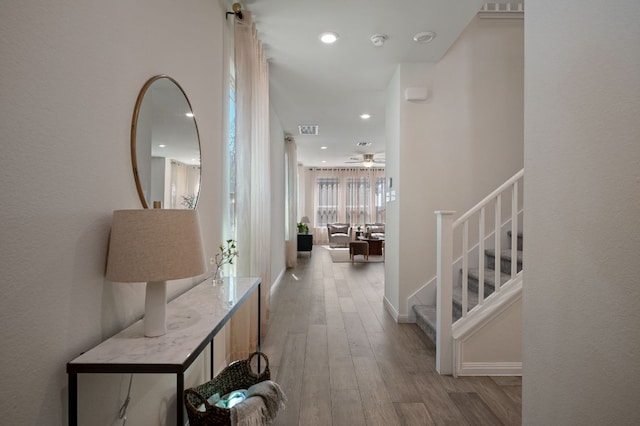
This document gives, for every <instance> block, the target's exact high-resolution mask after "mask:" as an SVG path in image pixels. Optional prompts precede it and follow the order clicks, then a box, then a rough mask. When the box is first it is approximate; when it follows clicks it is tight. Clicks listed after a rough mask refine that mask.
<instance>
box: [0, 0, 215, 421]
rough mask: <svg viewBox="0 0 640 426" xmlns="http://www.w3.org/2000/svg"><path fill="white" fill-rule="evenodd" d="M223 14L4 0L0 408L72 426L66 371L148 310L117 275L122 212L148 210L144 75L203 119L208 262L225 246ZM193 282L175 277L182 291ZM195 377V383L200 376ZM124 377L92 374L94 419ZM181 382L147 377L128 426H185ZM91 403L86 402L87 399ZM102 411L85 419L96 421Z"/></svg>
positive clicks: (147, 1)
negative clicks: (140, 131)
mask: <svg viewBox="0 0 640 426" xmlns="http://www.w3.org/2000/svg"><path fill="white" fill-rule="evenodd" d="M223 26H224V10H223V8H221V7H220V5H219V4H218V2H216V1H211V0H187V1H181V2H175V1H167V0H162V1H158V0H154V1H152V0H140V1H136V2H130V1H123V0H114V1H109V2H99V3H97V2H89V3H83V2H77V1H61V2H56V3H47V4H44V3H42V2H39V1H35V0H25V1H20V2H3V4H2V13H1V14H0V57H2V58H3V59H2V61H0V70H1V71H2V83H0V99H1V102H0V129H2V130H1V132H2V144H1V148H0V149H1V155H0V173H1V178H0V182H1V183H0V185H1V194H2V199H3V201H2V208H1V209H0V231H1V237H0V240H1V241H2V244H1V246H0V270H1V271H2V278H1V279H2V284H1V286H0V289H1V290H0V292H1V295H2V297H0V322H1V323H2V327H1V328H0V341H1V342H2V349H1V357H2V358H1V362H0V365H1V367H0V368H1V369H2V371H1V372H2V374H1V375H2V384H3V385H2V389H1V390H0V412H1V413H2V414H3V420H4V421H5V422H8V423H11V424H21V425H27V424H46V425H55V424H66V404H67V385H66V383H67V377H66V373H65V364H66V363H67V362H68V361H70V360H71V359H73V358H75V357H76V356H77V355H79V354H80V353H81V352H82V351H85V350H87V349H89V348H90V347H92V346H93V345H95V344H97V343H99V342H100V341H102V340H104V339H105V338H107V337H109V336H111V335H113V334H114V333H115V332H117V331H119V330H120V329H122V328H124V327H125V326H127V325H128V324H130V323H131V322H132V321H134V320H135V319H137V318H139V317H140V316H141V315H142V313H143V309H144V308H143V298H144V287H143V286H138V285H133V284H131V285H129V284H112V283H110V282H107V281H105V279H104V267H105V259H106V248H107V237H108V233H109V227H110V223H111V214H112V211H113V210H115V209H123V208H140V207H141V203H140V201H139V199H138V195H137V193H136V187H135V184H134V180H133V174H132V171H131V158H130V149H129V144H130V142H129V134H130V133H129V132H130V126H131V118H132V113H133V108H134V105H135V101H136V97H137V95H138V92H139V90H140V89H141V87H142V85H143V84H144V82H145V81H146V80H147V79H148V78H150V77H151V76H153V75H156V74H161V73H164V74H168V75H170V76H172V77H174V78H175V79H176V80H177V81H178V82H179V83H180V84H181V85H182V87H183V89H184V90H185V92H186V94H187V96H188V97H189V100H190V101H191V105H192V107H193V110H194V113H195V114H196V117H197V120H198V128H199V132H200V138H201V146H202V157H203V160H202V165H203V166H202V178H203V179H202V194H201V198H200V202H199V203H198V210H199V213H200V218H201V223H202V231H203V235H204V240H205V248H206V255H207V256H210V254H213V253H214V252H215V250H216V246H217V244H218V242H219V240H220V223H221V211H220V208H219V205H220V199H221V196H220V179H221V172H220V170H221V162H220V159H221V158H222V156H221V153H222V143H221V138H222V130H221V129H222V128H223V126H222V108H223V99H224V97H225V96H224V93H223V91H222V87H223V66H222V63H223V53H222V46H223V38H224V37H223ZM190 286H191V280H184V281H181V282H179V283H172V284H170V286H169V291H170V297H173V296H174V295H175V294H177V293H179V292H182V291H184V290H186V289H187V288H189V287H190ZM188 380H195V379H189V378H188ZM127 385H128V378H127V377H125V376H115V377H111V376H110V377H107V376H99V377H91V376H90V377H83V378H81V379H80V389H81V393H82V394H85V395H86V394H91V393H92V392H93V393H95V394H96V395H99V399H98V400H97V402H89V403H88V404H90V405H81V409H80V411H81V412H80V414H81V419H84V421H83V422H82V423H83V424H111V423H112V422H113V421H114V420H115V418H116V416H117V410H118V408H119V405H120V404H121V403H122V400H123V399H124V394H125V393H126V388H127ZM174 388H175V378H174V377H172V376H164V377H156V376H144V375H142V376H137V377H136V379H134V385H133V400H132V402H131V407H130V410H129V422H128V424H138V425H144V424H150V425H157V424H163V423H165V422H169V423H171V422H173V419H174V418H175V417H174V416H175V400H174V399H173V398H174V397H173V396H172V392H173V391H174ZM85 402H86V401H85ZM89 418H90V419H91V420H87V419H89Z"/></svg>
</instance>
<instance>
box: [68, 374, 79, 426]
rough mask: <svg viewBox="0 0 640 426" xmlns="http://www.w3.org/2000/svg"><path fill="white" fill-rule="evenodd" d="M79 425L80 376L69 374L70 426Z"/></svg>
mask: <svg viewBox="0 0 640 426" xmlns="http://www.w3.org/2000/svg"><path fill="white" fill-rule="evenodd" d="M77 425H78V375H77V374H76V373H69V426H77Z"/></svg>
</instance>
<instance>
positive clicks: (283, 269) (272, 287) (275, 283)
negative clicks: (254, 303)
mask: <svg viewBox="0 0 640 426" xmlns="http://www.w3.org/2000/svg"><path fill="white" fill-rule="evenodd" d="M286 270H287V268H282V270H281V271H280V273H279V274H278V276H277V277H276V279H275V281H274V282H273V283H271V295H273V292H274V291H275V290H276V287H278V285H280V282H282V278H284V274H285V272H286Z"/></svg>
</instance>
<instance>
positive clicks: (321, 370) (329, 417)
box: [263, 246, 522, 426]
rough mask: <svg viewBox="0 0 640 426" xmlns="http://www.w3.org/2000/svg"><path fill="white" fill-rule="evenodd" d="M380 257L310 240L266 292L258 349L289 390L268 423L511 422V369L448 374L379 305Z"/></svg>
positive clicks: (418, 337) (517, 396)
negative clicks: (332, 251) (348, 258)
mask: <svg viewBox="0 0 640 426" xmlns="http://www.w3.org/2000/svg"><path fill="white" fill-rule="evenodd" d="M383 296H384V264H382V263H368V264H365V263H356V264H353V265H352V264H351V263H333V262H332V261H331V258H330V256H329V253H328V252H327V250H326V249H325V248H324V247H322V246H314V247H313V251H312V256H311V257H309V256H308V254H306V253H304V254H300V255H299V257H298V266H297V267H296V268H294V269H290V270H287V271H286V273H285V278H284V279H283V280H282V281H281V283H280V284H279V285H278V287H277V288H276V289H275V291H274V294H273V295H272V299H271V313H270V318H269V328H268V332H267V334H266V336H265V338H264V342H263V350H264V352H265V353H266V354H267V356H268V357H269V361H270V362H269V366H270V369H271V373H272V379H273V380H275V381H276V382H278V383H279V384H280V386H281V387H282V388H283V390H284V392H285V393H286V394H287V397H288V402H287V408H286V410H284V411H283V412H281V413H280V414H279V416H278V418H277V419H276V422H275V424H276V425H384V426H388V425H518V424H520V418H521V405H522V400H521V393H522V387H521V385H522V382H521V378H519V377H464V378H457V379H454V378H453V377H451V376H440V375H438V374H437V373H436V371H435V347H434V346H433V344H432V343H431V342H429V341H428V340H427V339H426V338H425V337H424V335H423V334H422V331H421V330H420V329H419V328H418V327H417V326H416V325H415V324H397V323H396V322H395V321H394V320H393V319H392V317H391V316H390V315H389V314H388V313H387V312H386V310H385V308H384V306H383Z"/></svg>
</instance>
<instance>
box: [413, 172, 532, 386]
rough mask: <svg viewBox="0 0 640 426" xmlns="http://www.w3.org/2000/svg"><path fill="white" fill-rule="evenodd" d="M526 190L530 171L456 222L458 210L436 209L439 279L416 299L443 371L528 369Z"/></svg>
mask: <svg viewBox="0 0 640 426" xmlns="http://www.w3.org/2000/svg"><path fill="white" fill-rule="evenodd" d="M523 189H524V169H522V170H520V171H519V172H517V173H516V174H515V175H513V176H512V177H511V178H509V179H507V181H506V182H504V183H503V184H502V185H500V186H499V187H498V188H496V189H495V190H494V191H493V192H491V193H490V194H489V195H487V196H486V197H485V198H484V199H483V200H482V201H480V202H479V203H478V204H476V205H475V206H474V207H472V208H471V209H469V210H468V211H467V212H465V213H464V214H462V215H461V216H460V217H459V218H457V219H456V220H454V215H455V212H454V211H450V210H439V211H436V212H435V214H436V218H437V248H438V250H437V259H436V269H437V271H436V277H435V278H434V279H433V280H431V281H429V282H428V283H426V284H425V285H424V286H423V287H422V288H420V289H419V290H418V291H416V292H415V293H414V294H413V295H411V296H410V298H409V304H410V305H411V310H412V312H413V313H414V314H415V320H416V323H417V324H418V326H419V327H420V328H421V329H422V330H423V331H424V332H425V334H426V335H427V337H428V338H429V339H431V340H432V341H433V342H434V343H435V345H436V370H437V371H438V373H440V374H453V375H454V376H457V375H458V374H465V375H473V374H476V373H477V374H476V375H478V374H480V375H482V374H483V373H486V374H487V375H488V374H490V371H492V372H493V373H495V374H498V375H503V374H508V375H513V374H518V373H517V370H518V369H519V370H520V371H521V365H522V360H521V359H520V358H518V355H517V353H519V352H518V351H519V349H518V348H519V345H518V342H517V341H518V340H519V336H521V333H522V331H521V323H520V322H519V321H518V319H517V318H518V317H519V315H521V310H522V304H521V296H522V274H521V273H519V272H520V271H521V270H522V235H521V234H520V233H519V230H520V229H521V227H520V226H519V225H521V224H522V219H523V216H522V215H523V213H522V212H523V206H522V197H521V195H520V193H521V191H522V190H523ZM503 218H506V220H503ZM504 247H508V248H507V249H503V248H504ZM454 252H455V254H456V257H454ZM438 307H445V308H441V309H438ZM449 307H450V308H449ZM507 336H511V338H509V337H507Z"/></svg>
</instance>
